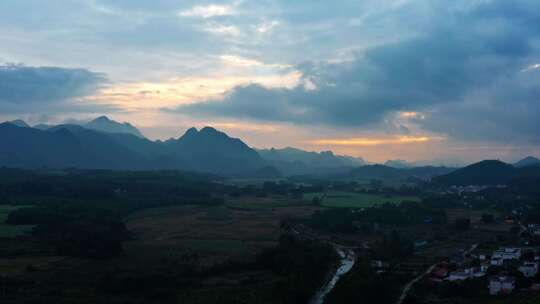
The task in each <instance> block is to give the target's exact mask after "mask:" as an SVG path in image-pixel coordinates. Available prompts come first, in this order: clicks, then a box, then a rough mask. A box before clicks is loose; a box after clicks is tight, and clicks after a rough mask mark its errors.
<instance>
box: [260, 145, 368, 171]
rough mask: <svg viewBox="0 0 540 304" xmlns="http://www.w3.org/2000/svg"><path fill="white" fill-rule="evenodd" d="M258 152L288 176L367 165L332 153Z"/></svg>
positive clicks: (271, 150)
mask: <svg viewBox="0 0 540 304" xmlns="http://www.w3.org/2000/svg"><path fill="white" fill-rule="evenodd" d="M257 152H258V153H259V155H260V156H261V157H262V158H263V159H264V160H265V161H267V162H268V164H269V165H271V166H273V167H275V168H277V169H278V170H279V171H281V172H283V173H285V174H286V175H301V174H317V173H321V172H326V173H330V172H339V171H347V170H349V169H350V168H353V167H358V166H363V165H365V164H366V162H365V161H364V160H363V159H362V158H357V157H351V156H342V155H335V154H334V153H333V152H332V151H323V152H308V151H304V150H300V149H296V148H291V147H287V148H283V149H275V148H271V149H260V150H257Z"/></svg>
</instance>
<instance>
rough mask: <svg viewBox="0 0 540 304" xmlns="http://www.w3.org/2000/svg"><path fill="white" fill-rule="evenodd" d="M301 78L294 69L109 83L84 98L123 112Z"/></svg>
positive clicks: (288, 85) (291, 83)
mask: <svg viewBox="0 0 540 304" xmlns="http://www.w3.org/2000/svg"><path fill="white" fill-rule="evenodd" d="M300 77H301V73H300V72H297V71H293V72H290V73H288V74H285V75H278V74H273V75H261V76H256V77H253V76H207V77H186V78H175V79H170V80H168V81H163V82H138V83H120V84H112V85H110V86H109V87H107V88H105V89H103V90H102V91H100V92H99V94H97V95H95V96H92V97H89V98H87V99H88V100H90V101H92V102H95V103H106V104H112V105H115V106H118V107H120V108H122V109H125V110H126V111H136V110H142V109H145V110H148V109H160V108H163V107H174V106H178V105H182V104H188V103H193V102H197V101H203V100H208V99H220V98H221V97H222V96H223V94H224V93H226V92H227V91H228V90H230V89H232V88H233V87H235V86H238V85H247V84H250V83H258V84H260V85H263V86H265V87H269V88H273V87H286V88H291V87H294V86H295V85H296V84H297V83H298V81H299V79H300ZM141 124H144V122H141Z"/></svg>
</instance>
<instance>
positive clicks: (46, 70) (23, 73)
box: [0, 64, 113, 113]
mask: <svg viewBox="0 0 540 304" xmlns="http://www.w3.org/2000/svg"><path fill="white" fill-rule="evenodd" d="M107 83H108V80H107V78H106V77H105V75H103V74H100V73H95V72H91V71H89V70H86V69H68V68H59V67H29V66H24V65H14V64H7V65H2V66H0V107H1V109H2V111H3V112H4V113H8V112H24V111H26V112H33V111H35V110H44V109H49V110H58V109H59V108H58V107H60V106H62V107H65V109H66V110H67V109H68V108H69V109H70V110H75V109H76V111H94V110H96V109H98V108H101V109H107V110H112V109H113V108H111V107H109V106H107V105H96V104H88V103H87V104H85V103H82V102H81V103H79V104H77V103H75V102H74V101H77V100H79V101H81V100H82V99H84V98H85V97H87V96H90V95H92V94H95V93H96V92H97V91H99V90H100V89H102V88H103V87H104V86H105V85H106V84H107Z"/></svg>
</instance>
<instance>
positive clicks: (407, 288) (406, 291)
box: [396, 244, 478, 304]
mask: <svg viewBox="0 0 540 304" xmlns="http://www.w3.org/2000/svg"><path fill="white" fill-rule="evenodd" d="M476 247H478V244H474V245H472V246H471V248H470V249H469V250H467V251H466V252H465V253H464V254H469V253H471V252H473V251H474V250H475V249H476ZM437 264H439V263H438V262H437V263H435V264H433V265H431V266H429V268H428V269H427V270H426V271H424V272H423V273H422V274H420V275H419V276H417V277H416V278H414V279H412V280H411V281H410V282H409V283H407V284H406V285H405V287H404V288H403V291H402V292H401V295H400V296H399V299H398V300H397V302H396V304H401V303H403V301H405V299H406V298H407V295H408V294H409V291H410V290H411V288H412V287H413V286H414V284H416V282H418V281H420V280H421V279H422V278H424V277H425V276H426V275H427V274H429V273H430V272H431V271H433V268H435V267H436V266H437Z"/></svg>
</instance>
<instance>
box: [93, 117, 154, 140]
mask: <svg viewBox="0 0 540 304" xmlns="http://www.w3.org/2000/svg"><path fill="white" fill-rule="evenodd" d="M83 126H84V127H85V128H88V129H92V130H95V131H100V132H106V133H125V134H131V135H135V136H137V137H140V138H144V136H143V135H142V133H141V132H140V131H139V130H138V129H137V128H135V127H134V126H133V125H131V124H130V123H127V122H124V123H119V122H117V121H114V120H111V119H109V117H107V116H105V115H102V116H99V117H97V118H95V119H94V120H91V121H90V122H88V123H86V124H84V125H83Z"/></svg>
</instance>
